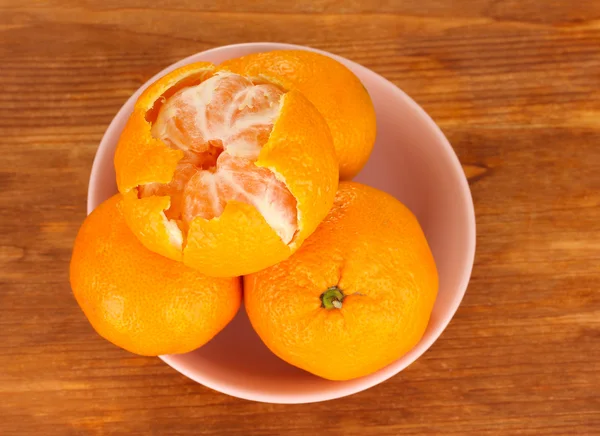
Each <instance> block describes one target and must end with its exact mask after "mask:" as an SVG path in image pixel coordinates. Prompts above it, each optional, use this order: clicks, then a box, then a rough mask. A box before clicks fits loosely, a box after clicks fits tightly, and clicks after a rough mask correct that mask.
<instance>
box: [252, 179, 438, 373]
mask: <svg viewBox="0 0 600 436" xmlns="http://www.w3.org/2000/svg"><path fill="white" fill-rule="evenodd" d="M331 287H337V288H338V289H339V290H341V292H342V293H343V294H344V297H343V299H342V300H341V308H339V309H338V308H335V307H333V308H331V309H327V308H325V307H322V304H323V303H322V299H321V295H322V294H323V293H324V292H325V291H327V290H328V289H329V288H331ZM437 290H438V275H437V270H436V267H435V263H434V259H433V256H432V254H431V251H430V249H429V246H428V244H427V241H426V239H425V236H424V234H423V231H422V230H421V228H420V226H419V223H418V222H417V220H416V218H415V217H414V215H413V214H412V213H411V212H410V211H409V210H408V209H407V208H406V207H405V206H404V205H402V204H401V203H400V202H399V201H397V200H396V199H395V198H393V197H392V196H390V195H388V194H386V193H384V192H382V191H379V190H376V189H374V188H371V187H368V186H365V185H361V184H358V183H354V182H342V183H340V187H339V190H338V193H337V195H336V199H335V203H334V206H333V208H332V209H331V211H330V213H329V215H328V216H327V218H326V219H325V220H324V221H323V222H322V223H321V225H320V226H319V228H318V229H317V230H316V231H315V232H314V233H313V234H312V235H311V237H310V238H308V239H307V240H306V241H305V242H304V244H303V245H302V247H301V248H300V249H299V250H298V251H297V252H296V253H295V254H294V255H293V256H291V257H290V258H289V259H287V260H286V261H284V262H281V263H279V264H277V265H275V266H273V267H271V268H267V269H265V270H263V271H260V272H258V273H256V274H251V275H248V276H246V277H244V303H245V307H246V311H247V313H248V316H249V318H250V321H251V323H252V326H253V327H254V329H255V330H256V332H257V333H258V335H259V336H260V337H261V339H262V340H263V342H264V343H265V344H266V345H267V347H268V348H269V349H270V350H271V351H273V353H275V354H276V355H277V356H279V357H280V358H281V359H283V360H285V361H287V362H288V363H290V364H292V365H295V366H297V367H299V368H302V369H304V370H306V371H309V372H311V373H313V374H315V375H318V376H320V377H323V378H326V379H330V380H348V379H352V378H356V377H361V376H365V375H368V374H371V373H373V372H375V371H377V370H379V369H381V368H383V367H384V366H386V365H388V364H390V363H392V362H394V361H395V360H397V359H398V358H400V357H401V356H402V355H404V354H405V353H406V352H408V351H409V350H410V349H411V348H413V347H414V346H415V345H416V344H417V342H418V341H419V340H420V339H421V337H422V336H423V333H424V332H425V328H426V327H427V323H428V321H429V317H430V315H431V311H432V308H433V304H434V302H435V299H436V295H437Z"/></svg>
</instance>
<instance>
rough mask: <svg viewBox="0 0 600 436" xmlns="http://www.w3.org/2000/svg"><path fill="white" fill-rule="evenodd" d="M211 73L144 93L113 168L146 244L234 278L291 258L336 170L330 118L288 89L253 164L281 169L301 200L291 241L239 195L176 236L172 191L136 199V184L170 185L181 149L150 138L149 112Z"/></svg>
mask: <svg viewBox="0 0 600 436" xmlns="http://www.w3.org/2000/svg"><path fill="white" fill-rule="evenodd" d="M212 71H213V70H212V66H211V65H210V64H205V63H198V64H191V65H188V66H186V67H183V68H181V69H178V70H175V71H173V72H172V73H170V74H168V75H167V76H165V77H163V78H161V79H159V80H158V81H157V82H155V83H154V84H152V85H151V86H150V87H149V88H148V89H147V90H146V91H145V92H144V93H143V94H142V95H141V96H140V98H139V99H138V101H137V102H136V104H135V108H134V111H133V114H132V115H131V118H130V119H129V122H128V123H127V125H126V127H125V129H124V131H123V133H122V135H121V138H120V139H119V143H118V146H117V151H116V154H115V169H116V173H117V185H118V187H119V191H120V192H121V193H122V194H124V202H123V212H124V214H125V218H126V221H127V224H128V225H129V227H130V228H131V229H132V230H133V232H134V234H135V235H136V236H137V237H138V239H139V240H140V241H141V242H142V243H143V244H144V245H145V246H146V247H147V248H148V249H150V250H152V251H153V252H156V253H159V254H162V255H163V256H166V257H168V258H170V259H173V260H179V261H183V262H184V263H185V264H186V265H189V266H191V267H193V268H196V269H198V270H199V271H201V272H202V273H204V274H207V275H210V276H215V277H233V276H240V275H243V274H249V273H252V272H256V271H258V270H260V269H262V268H266V267H268V266H271V265H274V264H275V263H277V262H280V261H281V260H284V259H286V258H287V257H289V256H290V255H291V254H292V253H293V252H294V251H295V250H296V249H297V248H298V247H299V246H300V245H301V244H302V242H303V241H304V240H305V239H306V238H307V237H308V236H309V235H310V234H311V233H312V232H313V231H314V230H315V228H316V227H317V226H318V224H319V223H320V222H321V220H322V219H323V218H324V217H325V216H326V215H327V212H328V211H329V209H330V208H331V205H332V204H333V198H334V196H335V192H336V189H337V185H338V180H339V171H338V164H337V159H336V155H335V149H334V147H333V141H332V138H331V133H330V131H329V128H328V126H327V123H326V122H325V120H324V119H323V117H322V115H321V114H320V113H319V111H317V110H316V109H315V107H314V105H313V104H312V103H311V102H310V101H309V100H308V99H307V98H306V97H305V96H304V95H302V94H301V93H300V92H298V91H294V90H292V91H289V92H287V93H286V94H285V95H284V96H283V103H282V107H281V112H280V115H279V117H278V118H277V120H276V121H275V124H274V126H273V130H272V132H271V135H270V137H269V140H268V141H267V143H266V144H265V145H264V146H263V147H262V149H261V152H260V154H259V157H258V160H257V161H256V165H258V166H261V167H265V168H269V169H270V170H273V171H274V172H275V173H276V174H278V176H279V177H281V179H282V180H283V181H284V182H285V184H286V186H287V188H288V189H289V190H290V192H291V193H292V195H293V196H294V197H295V198H296V201H297V208H298V231H297V233H296V235H295V237H294V239H293V240H292V242H291V243H290V244H289V245H286V244H284V243H283V242H282V240H281V239H280V238H279V236H278V235H277V234H276V233H275V231H274V230H273V229H272V228H271V227H270V226H269V225H268V224H267V222H266V221H265V219H264V218H263V216H262V215H261V214H260V213H259V212H258V211H257V210H256V209H255V208H254V207H252V206H249V205H247V204H244V203H240V202H236V201H231V202H229V203H228V204H227V206H226V207H225V210H224V212H223V214H222V215H221V216H219V217H217V218H213V219H211V220H206V219H203V218H200V217H196V218H195V219H194V220H193V221H192V222H191V224H190V226H189V230H188V233H187V239H185V240H184V238H179V237H173V234H172V233H169V231H168V229H167V226H168V225H166V219H165V217H164V214H163V211H164V210H165V209H166V208H168V207H169V204H170V199H169V197H168V196H163V197H159V196H151V197H146V198H141V199H139V198H138V195H137V192H136V190H135V188H136V187H137V186H139V185H141V184H146V183H151V182H159V183H168V182H169V181H170V180H171V178H172V177H173V174H174V172H175V168H176V166H177V162H178V161H179V160H180V159H181V158H182V157H183V152H181V151H180V150H174V149H171V148H169V147H168V146H166V145H165V144H163V143H162V142H161V141H159V140H157V139H155V138H153V137H152V135H151V133H150V129H151V123H150V122H149V121H147V120H146V113H147V112H148V111H149V110H150V109H151V108H152V107H153V105H154V102H155V101H156V100H158V99H159V98H160V97H161V95H163V93H165V92H166V91H168V90H169V89H170V88H171V87H173V86H175V85H176V84H177V82H179V81H185V80H188V79H187V78H188V76H190V75H191V76H196V77H201V76H202V75H210V74H212Z"/></svg>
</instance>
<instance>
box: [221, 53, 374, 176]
mask: <svg viewBox="0 0 600 436" xmlns="http://www.w3.org/2000/svg"><path fill="white" fill-rule="evenodd" d="M218 68H219V69H223V70H228V71H233V72H235V73H239V74H243V75H245V76H252V77H261V78H266V79H268V80H270V81H272V82H273V83H277V84H279V85H280V86H282V87H283V88H285V89H297V90H299V91H300V92H302V93H303V94H304V95H305V96H306V97H307V98H308V99H309V100H310V101H311V102H312V103H313V104H314V105H315V107H316V108H317V109H318V110H319V111H320V112H321V114H323V117H324V118H325V120H326V121H327V124H328V125H329V129H330V130H331V134H332V136H333V143H334V145H335V150H336V153H337V157H338V160H339V166H340V178H341V179H343V180H348V179H351V178H352V177H354V176H355V175H356V174H357V173H358V172H359V171H360V169H361V168H362V167H363V166H364V164H365V163H366V162H367V160H368V159H369V155H370V154H371V150H372V149H373V144H374V142H375V132H376V127H375V109H374V108H373V103H372V102H371V98H370V97H369V93H368V92H367V90H366V89H365V87H364V86H363V85H362V83H361V82H360V80H359V79H358V78H357V77H356V76H355V75H354V74H353V73H352V72H351V71H350V70H349V69H348V68H346V67H345V66H344V65H342V64H341V63H339V62H338V61H336V60H335V59H332V58H330V57H328V56H324V55H322V54H319V53H314V52H311V51H304V50H276V51H270V52H265V53H254V54H250V55H247V56H243V57H241V58H237V59H232V60H229V61H226V62H224V63H222V64H221V65H219V67H218Z"/></svg>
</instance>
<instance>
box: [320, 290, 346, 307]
mask: <svg viewBox="0 0 600 436" xmlns="http://www.w3.org/2000/svg"><path fill="white" fill-rule="evenodd" d="M342 301H344V294H343V293H342V291H341V290H340V289H339V288H338V287H337V286H332V287H330V288H328V289H327V290H326V291H325V292H323V293H322V294H321V307H324V308H325V309H328V310H330V309H341V308H342Z"/></svg>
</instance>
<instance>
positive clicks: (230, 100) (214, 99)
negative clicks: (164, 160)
mask: <svg viewBox="0 0 600 436" xmlns="http://www.w3.org/2000/svg"><path fill="white" fill-rule="evenodd" d="M283 94H284V92H283V91H282V90H280V89H279V88H277V87H276V86H274V85H271V84H254V83H252V81H250V80H249V79H247V78H245V77H242V76H239V75H237V74H232V73H227V72H223V73H217V74H215V75H214V76H212V77H211V78H209V79H207V80H205V81H204V82H202V83H200V84H199V85H196V86H190V87H185V88H183V89H180V90H178V91H177V92H176V93H175V94H173V95H172V96H171V97H169V98H168V99H167V100H166V101H165V102H164V103H163V104H162V106H161V108H160V110H159V112H158V115H157V118H156V121H155V122H154V123H153V126H152V135H153V136H154V137H155V138H157V139H160V140H162V141H163V142H164V143H165V144H167V145H168V146H170V147H172V148H176V149H180V150H182V151H183V152H184V153H185V155H184V157H183V159H181V160H180V161H179V163H178V165H177V169H176V170H175V174H174V175H173V179H172V180H171V182H170V183H168V184H159V183H152V184H148V185H143V186H140V187H139V194H140V197H148V196H152V195H159V196H167V195H168V196H169V197H171V206H170V208H169V209H168V210H167V211H165V214H166V216H167V218H169V219H173V220H176V221H177V222H178V223H179V224H180V226H181V227H182V228H183V229H187V228H188V226H189V224H190V222H191V221H192V220H193V219H194V218H196V217H202V218H205V219H213V218H216V217H219V216H220V215H221V214H222V213H223V210H224V208H225V205H226V204H227V202H229V201H239V202H244V203H248V204H251V205H253V206H254V207H255V208H256V209H257V210H258V211H259V212H260V213H261V214H262V216H263V217H264V218H265V220H266V221H267V223H268V224H269V225H270V226H271V228H273V230H275V231H276V232H277V234H278V235H279V236H280V237H281V239H282V240H283V242H284V243H286V244H287V243H289V242H290V241H291V240H292V238H293V237H294V234H295V233H296V231H297V229H298V224H297V204H296V199H295V198H294V196H293V195H292V194H291V192H290V191H289V190H288V188H287V187H286V185H285V183H284V182H283V181H281V180H279V179H277V177H276V175H275V173H273V172H272V171H271V170H269V169H267V168H262V167H259V166H257V165H255V162H256V160H257V159H258V155H259V153H260V150H261V148H262V147H263V145H265V144H266V142H267V141H268V139H269V135H270V134H271V130H272V129H273V124H274V123H275V120H276V119H277V117H278V116H279V112H280V109H281V98H282V96H283Z"/></svg>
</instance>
